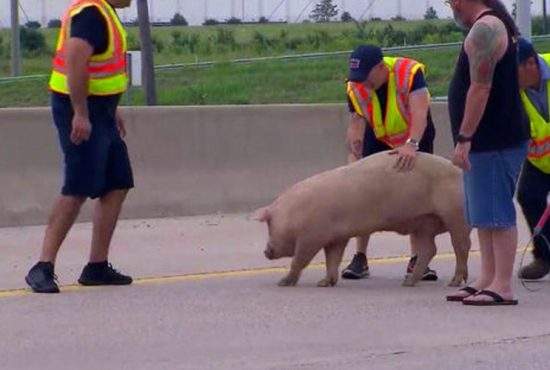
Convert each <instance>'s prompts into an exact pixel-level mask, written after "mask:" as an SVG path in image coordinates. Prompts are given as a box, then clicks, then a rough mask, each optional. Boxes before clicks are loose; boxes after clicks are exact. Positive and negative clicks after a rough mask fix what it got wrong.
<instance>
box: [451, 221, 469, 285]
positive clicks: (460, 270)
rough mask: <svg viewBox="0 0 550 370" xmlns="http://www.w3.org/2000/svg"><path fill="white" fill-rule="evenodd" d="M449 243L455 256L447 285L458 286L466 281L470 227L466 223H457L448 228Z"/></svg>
mask: <svg viewBox="0 0 550 370" xmlns="http://www.w3.org/2000/svg"><path fill="white" fill-rule="evenodd" d="M449 232H450V234H451V243H452V244H453V249H454V252H455V256H456V268H455V275H454V277H453V279H452V280H451V281H450V282H449V286H460V285H461V284H462V282H464V283H466V282H467V281H468V253H469V252H470V246H471V240H470V228H469V227H468V226H467V225H458V227H454V228H452V229H450V231H449Z"/></svg>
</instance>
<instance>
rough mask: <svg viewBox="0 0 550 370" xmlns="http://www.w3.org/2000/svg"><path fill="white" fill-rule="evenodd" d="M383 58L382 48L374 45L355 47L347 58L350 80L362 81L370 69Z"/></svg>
mask: <svg viewBox="0 0 550 370" xmlns="http://www.w3.org/2000/svg"><path fill="white" fill-rule="evenodd" d="M383 58H384V55H383V54H382V49H380V48H379V47H378V46H374V45H361V46H359V47H357V48H356V49H355V50H354V51H353V53H351V56H350V58H349V77H348V79H349V80H350V81H351V82H363V81H365V80H366V79H367V77H368V75H369V73H370V71H371V70H372V69H373V68H374V67H375V66H377V65H378V64H380V62H382V60H383Z"/></svg>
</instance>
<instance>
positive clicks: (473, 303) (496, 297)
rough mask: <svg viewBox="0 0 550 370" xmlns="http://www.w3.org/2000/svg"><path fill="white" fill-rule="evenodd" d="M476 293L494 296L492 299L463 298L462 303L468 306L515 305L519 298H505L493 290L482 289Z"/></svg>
mask: <svg viewBox="0 0 550 370" xmlns="http://www.w3.org/2000/svg"><path fill="white" fill-rule="evenodd" d="M476 295H485V296H487V297H491V298H493V300H492V301H470V300H463V301H462V304H464V305H467V306H515V305H517V304H518V300H517V299H504V298H502V296H501V295H500V294H498V293H495V292H493V291H491V290H482V291H480V292H479V293H477V294H476Z"/></svg>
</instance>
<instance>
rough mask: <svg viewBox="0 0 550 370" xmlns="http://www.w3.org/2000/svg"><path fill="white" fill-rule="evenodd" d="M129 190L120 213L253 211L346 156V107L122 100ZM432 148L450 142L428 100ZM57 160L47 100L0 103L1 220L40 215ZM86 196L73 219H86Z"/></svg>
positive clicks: (443, 151)
mask: <svg viewBox="0 0 550 370" xmlns="http://www.w3.org/2000/svg"><path fill="white" fill-rule="evenodd" d="M124 111H125V116H126V118H127V121H128V125H127V126H128V127H127V128H128V137H127V142H128V146H129V149H130V155H131V158H132V163H133V166H134V172H135V180H136V189H134V190H133V191H132V192H131V193H130V195H129V197H128V201H127V203H126V205H125V208H124V211H123V215H122V216H123V217H124V218H146V217H147V218H149V217H151V218H152V217H167V216H187V215H197V214H207V213H215V212H238V211H248V210H253V209H254V208H255V207H258V206H261V205H264V204H267V203H268V202H270V201H271V200H272V199H273V198H274V197H275V196H276V195H277V194H278V193H279V192H280V191H282V190H284V189H285V188H286V187H287V186H289V185H291V184H293V183H295V182H296V181H299V180H301V179H304V178H306V177H308V176H310V175H313V174H315V173H318V172H320V171H323V170H327V169H331V168H334V167H337V166H339V165H341V164H343V163H345V160H346V148H345V145H344V138H345V130H346V125H347V121H348V113H347V111H346V107H345V106H344V105H341V104H334V105H273V106H221V107H154V108H147V107H137V108H125V109H124ZM433 115H434V119H435V121H436V126H437V139H436V152H437V153H438V154H440V155H444V156H448V155H449V154H450V153H451V149H452V145H451V140H450V130H449V124H448V119H447V113H446V106H445V104H442V103H436V104H434V107H433ZM61 170H62V162H61V155H60V152H59V149H58V144H57V138H56V132H55V129H54V128H53V126H52V124H51V116H50V111H49V109H47V108H32V109H0V184H1V187H0V226H17V225H29V224H40V223H44V222H45V221H46V219H47V214H48V212H49V210H50V208H51V205H52V202H53V200H54V198H55V195H56V194H58V192H59V188H60V182H61ZM89 218H90V206H89V205H87V206H86V207H85V208H84V210H83V213H82V216H81V219H80V220H89Z"/></svg>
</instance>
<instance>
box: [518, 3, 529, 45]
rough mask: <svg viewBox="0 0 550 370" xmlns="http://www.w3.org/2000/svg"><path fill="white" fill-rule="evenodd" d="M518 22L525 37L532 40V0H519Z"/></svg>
mask: <svg viewBox="0 0 550 370" xmlns="http://www.w3.org/2000/svg"><path fill="white" fill-rule="evenodd" d="M516 21H517V24H518V28H519V32H520V33H521V34H522V36H523V37H526V38H528V39H530V38H531V0H517V15H516Z"/></svg>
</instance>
